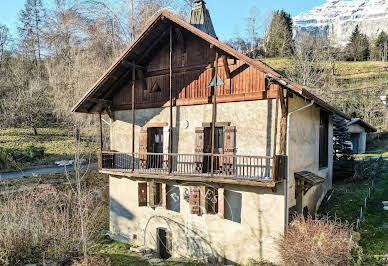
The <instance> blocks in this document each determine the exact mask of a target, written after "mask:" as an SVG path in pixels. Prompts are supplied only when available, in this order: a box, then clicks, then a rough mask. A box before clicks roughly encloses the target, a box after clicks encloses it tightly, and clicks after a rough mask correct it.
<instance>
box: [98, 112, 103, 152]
mask: <svg viewBox="0 0 388 266" xmlns="http://www.w3.org/2000/svg"><path fill="white" fill-rule="evenodd" d="M98 117H99V122H100V152H102V149H103V148H104V143H103V139H102V115H101V112H100V113H99V114H98Z"/></svg>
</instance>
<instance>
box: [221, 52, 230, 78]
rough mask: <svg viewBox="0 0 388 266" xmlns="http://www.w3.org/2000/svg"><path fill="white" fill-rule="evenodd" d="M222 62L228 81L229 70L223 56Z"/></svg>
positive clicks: (226, 60) (225, 58)
mask: <svg viewBox="0 0 388 266" xmlns="http://www.w3.org/2000/svg"><path fill="white" fill-rule="evenodd" d="M222 62H223V65H224V70H225V73H226V78H227V79H230V69H229V64H228V58H227V57H226V56H225V55H223V56H222Z"/></svg>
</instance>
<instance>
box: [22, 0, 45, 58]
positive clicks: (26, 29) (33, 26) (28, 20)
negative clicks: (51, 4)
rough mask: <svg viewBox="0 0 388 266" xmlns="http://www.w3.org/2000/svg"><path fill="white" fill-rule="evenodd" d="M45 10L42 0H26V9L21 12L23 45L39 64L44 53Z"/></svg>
mask: <svg viewBox="0 0 388 266" xmlns="http://www.w3.org/2000/svg"><path fill="white" fill-rule="evenodd" d="M45 12H46V11H45V9H44V7H43V4H42V0H26V3H25V5H24V9H23V10H21V11H20V13H19V20H20V23H21V25H20V26H19V27H18V30H19V34H20V38H21V42H20V44H21V47H22V48H23V49H24V50H25V51H26V52H27V53H28V54H29V55H31V56H32V57H33V59H34V60H35V62H36V65H37V66H39V63H40V61H41V55H42V47H41V39H42V26H43V23H44V18H45Z"/></svg>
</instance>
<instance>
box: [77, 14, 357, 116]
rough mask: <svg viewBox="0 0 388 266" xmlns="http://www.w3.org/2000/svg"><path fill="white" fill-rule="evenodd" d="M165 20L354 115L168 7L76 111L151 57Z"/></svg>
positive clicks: (288, 85)
mask: <svg viewBox="0 0 388 266" xmlns="http://www.w3.org/2000/svg"><path fill="white" fill-rule="evenodd" d="M165 20H170V21H171V22H173V23H175V24H176V25H179V26H181V27H182V28H184V29H186V30H187V31H189V32H191V33H192V34H194V35H196V36H198V37H200V38H202V39H203V40H205V41H207V42H208V43H210V44H211V45H214V46H215V47H217V48H218V49H220V50H221V51H223V52H225V53H227V54H229V55H230V56H232V57H234V58H236V59H239V60H242V61H243V62H245V63H246V64H247V65H249V66H251V67H254V68H256V69H258V70H260V71H262V72H264V73H265V74H266V76H267V77H271V78H272V79H274V80H276V81H277V82H279V83H281V84H282V85H283V86H284V87H286V88H287V89H288V90H290V91H292V92H294V93H295V94H297V95H300V96H302V97H305V98H307V99H309V100H314V102H315V103H316V104H317V105H319V106H321V107H322V108H324V109H326V110H328V111H331V112H333V113H336V114H338V115H340V116H342V117H344V118H346V119H350V118H349V117H348V116H347V115H346V114H344V113H343V112H341V111H339V110H337V109H336V108H335V107H333V106H331V105H330V104H328V103H326V102H325V101H323V100H322V99H320V98H318V97H317V96H315V95H314V94H312V93H310V92H309V91H308V90H306V89H305V88H303V87H302V86H300V85H298V84H296V83H294V82H292V81H291V80H289V79H288V78H287V77H286V76H283V75H281V74H280V73H278V72H277V71H275V70H274V69H273V68H271V67H270V66H268V65H267V64H265V63H264V62H262V61H260V60H254V59H252V58H249V57H247V56H246V55H243V54H242V53H240V52H238V51H237V50H235V49H233V48H231V47H230V46H228V45H227V44H225V43H223V42H221V41H219V40H217V39H216V38H214V37H212V36H210V35H209V34H207V33H205V32H203V31H201V30H199V29H198V28H196V27H194V26H193V25H191V24H189V23H188V22H186V21H184V20H182V19H180V18H178V17H177V16H175V15H173V14H171V13H170V12H168V11H167V10H161V11H159V12H158V13H157V14H156V15H155V16H154V18H153V19H152V20H151V21H150V22H149V23H148V25H147V26H146V27H145V29H144V30H143V32H142V33H141V34H140V35H139V36H138V37H137V38H136V40H135V41H133V42H132V43H131V44H130V45H129V46H128V48H127V49H126V50H125V51H124V52H123V53H122V54H121V56H120V57H119V58H118V59H117V60H116V61H115V62H114V63H113V64H112V65H111V66H110V67H109V68H108V70H107V71H106V72H105V73H104V74H103V75H102V76H101V77H100V78H99V79H98V80H97V82H96V83H95V84H94V85H93V86H92V87H91V88H90V89H89V91H88V92H87V93H86V94H85V95H84V96H83V97H82V98H81V100H79V102H78V103H76V104H75V105H74V107H73V108H72V112H88V110H89V109H90V108H91V106H92V105H94V104H96V101H95V98H98V96H99V95H102V94H103V93H104V92H106V91H107V90H108V89H109V88H111V87H112V86H115V85H114V84H115V83H117V80H121V78H122V77H125V76H128V75H130V74H128V73H130V72H131V71H128V70H129V69H132V65H131V62H132V61H134V60H136V64H138V63H139V64H141V63H142V62H145V61H146V60H148V58H147V53H146V52H147V51H149V50H150V49H153V48H155V47H154V45H155V43H158V42H159V41H160V40H161V39H163V38H166V37H168V36H166V35H168V34H165V33H166V32H167V27H168V25H167V23H163V22H165Z"/></svg>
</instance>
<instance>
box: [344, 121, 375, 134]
mask: <svg viewBox="0 0 388 266" xmlns="http://www.w3.org/2000/svg"><path fill="white" fill-rule="evenodd" d="M355 124H357V125H360V126H361V127H363V128H365V131H366V132H368V133H369V132H376V131H377V129H376V128H374V127H373V126H371V125H369V124H368V123H367V122H365V121H364V120H362V119H361V118H353V119H352V120H350V121H349V122H348V123H347V126H351V125H355Z"/></svg>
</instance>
